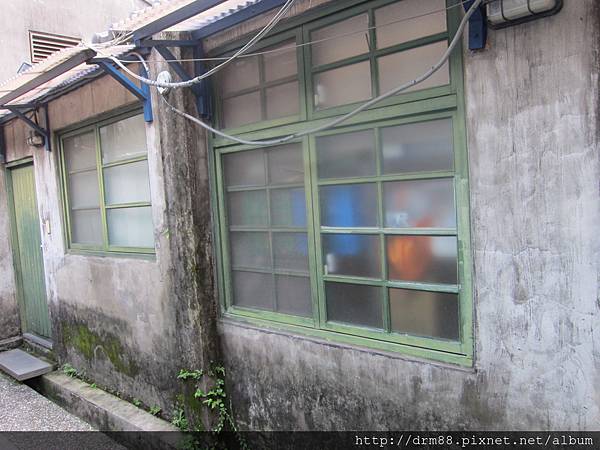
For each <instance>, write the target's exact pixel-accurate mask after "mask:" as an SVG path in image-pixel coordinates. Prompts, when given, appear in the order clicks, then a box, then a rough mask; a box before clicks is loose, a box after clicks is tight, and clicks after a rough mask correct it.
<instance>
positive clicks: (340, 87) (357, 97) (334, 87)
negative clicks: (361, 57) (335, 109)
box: [314, 61, 371, 109]
mask: <svg viewBox="0 0 600 450" xmlns="http://www.w3.org/2000/svg"><path fill="white" fill-rule="evenodd" d="M314 86H315V106H316V107H317V109H325V108H331V107H332V106H339V105H345V104H347V103H354V102H359V101H361V100H368V99H370V98H371V69H370V65H369V61H364V62H361V63H358V64H352V65H350V66H345V67H340V68H339V69H332V70H327V71H325V72H321V73H318V74H316V75H315V76H314Z"/></svg>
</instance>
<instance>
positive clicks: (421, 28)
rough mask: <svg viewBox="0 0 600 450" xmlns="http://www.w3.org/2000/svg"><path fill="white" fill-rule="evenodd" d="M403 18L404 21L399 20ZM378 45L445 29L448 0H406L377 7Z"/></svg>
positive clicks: (400, 41) (383, 45) (385, 44)
mask: <svg viewBox="0 0 600 450" xmlns="http://www.w3.org/2000/svg"><path fill="white" fill-rule="evenodd" d="M400 21H401V22H400ZM375 25H376V26H377V28H376V33H377V47H379V48H384V47H389V46H390V45H394V44H400V43H402V42H407V41H412V40H413V39H418V38H421V37H424V36H431V35H432V34H438V33H442V32H444V31H446V0H403V1H401V2H396V3H392V4H391V5H388V6H384V7H383V8H379V9H376V10H375Z"/></svg>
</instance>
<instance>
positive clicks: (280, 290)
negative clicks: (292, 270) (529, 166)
mask: <svg viewBox="0 0 600 450" xmlns="http://www.w3.org/2000/svg"><path fill="white" fill-rule="evenodd" d="M275 286H276V289H277V311H278V312H280V313H284V314H292V315H295V316H304V317H311V316H312V300H311V292H310V279H309V278H305V277H290V276H285V275H276V276H275Z"/></svg>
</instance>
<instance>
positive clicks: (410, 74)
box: [377, 41, 450, 93]
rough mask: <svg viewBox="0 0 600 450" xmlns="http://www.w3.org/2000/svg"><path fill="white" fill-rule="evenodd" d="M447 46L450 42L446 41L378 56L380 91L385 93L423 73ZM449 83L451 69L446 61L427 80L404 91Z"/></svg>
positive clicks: (435, 61) (436, 60)
mask: <svg viewBox="0 0 600 450" xmlns="http://www.w3.org/2000/svg"><path fill="white" fill-rule="evenodd" d="M447 48H448V43H447V42H445V41H444V42H438V43H435V44H431V45H425V46H423V47H417V48H413V49H411V50H406V51H403V52H399V53H393V54H391V55H387V56H382V57H381V58H378V59H377V62H378V64H379V88H380V92H381V93H385V92H387V91H389V90H391V89H394V88H395V87H398V86H400V85H401V84H403V83H406V82H408V81H411V80H413V79H415V78H417V77H418V76H420V75H422V74H423V73H425V72H426V71H427V70H429V69H430V68H431V66H433V65H434V64H436V63H437V62H438V61H439V59H440V58H441V56H442V55H443V54H444V52H445V51H446V49H447ZM449 83H450V71H449V68H448V62H446V63H445V64H444V65H443V66H442V67H441V68H440V70H438V71H437V72H436V73H434V74H433V75H432V76H431V77H429V78H428V79H427V80H425V81H423V82H422V83H419V84H417V85H415V86H412V87H410V88H408V89H406V90H405V91H403V92H409V91H418V90H420V89H426V88H431V87H435V86H444V85H446V84H449Z"/></svg>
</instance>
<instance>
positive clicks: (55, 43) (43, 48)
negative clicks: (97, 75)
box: [29, 31, 81, 63]
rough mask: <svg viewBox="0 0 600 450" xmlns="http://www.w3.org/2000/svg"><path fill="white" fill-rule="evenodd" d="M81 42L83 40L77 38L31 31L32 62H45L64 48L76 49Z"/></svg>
mask: <svg viewBox="0 0 600 450" xmlns="http://www.w3.org/2000/svg"><path fill="white" fill-rule="evenodd" d="M80 42H81V39H80V38H77V37H72V36H63V35H60V34H52V33H42V32H40V31H30V32H29V49H30V52H31V62H32V63H38V62H40V61H43V60H44V59H46V58H47V57H48V56H50V55H51V54H52V53H55V52H58V51H60V50H62V49H63V48H69V47H76V46H77V45H79V43H80Z"/></svg>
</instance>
